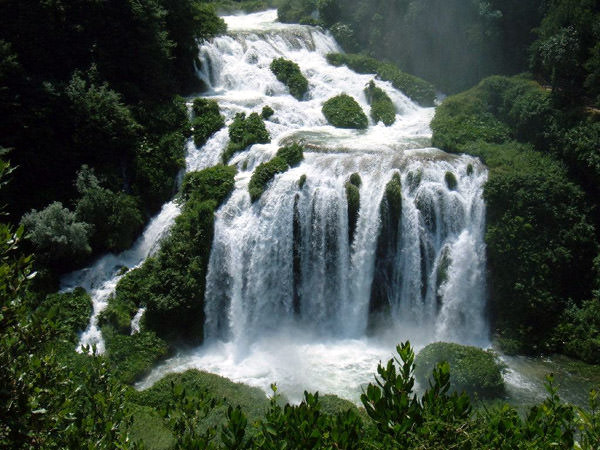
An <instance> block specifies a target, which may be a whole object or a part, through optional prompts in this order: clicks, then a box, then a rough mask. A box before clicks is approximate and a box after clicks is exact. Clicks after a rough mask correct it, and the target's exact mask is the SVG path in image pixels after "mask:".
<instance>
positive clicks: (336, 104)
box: [322, 94, 369, 129]
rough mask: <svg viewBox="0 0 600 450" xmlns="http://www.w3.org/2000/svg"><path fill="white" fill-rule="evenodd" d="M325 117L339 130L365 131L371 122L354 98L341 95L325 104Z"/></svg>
mask: <svg viewBox="0 0 600 450" xmlns="http://www.w3.org/2000/svg"><path fill="white" fill-rule="evenodd" d="M322 111H323V115H324V116H325V118H326V119H327V121H328V122H329V123H330V124H331V125H333V126H334V127H337V128H355V129H365V128H367V127H368V126H369V121H368V119H367V116H365V113H364V112H363V110H362V108H361V107H360V105H359V104H358V103H357V102H356V100H354V99H353V98H352V97H350V96H349V95H346V94H340V95H338V96H336V97H333V98H330V99H329V100H327V101H326V102H325V103H324V104H323V109H322Z"/></svg>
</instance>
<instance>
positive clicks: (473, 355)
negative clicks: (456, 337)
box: [415, 342, 504, 398]
mask: <svg viewBox="0 0 600 450" xmlns="http://www.w3.org/2000/svg"><path fill="white" fill-rule="evenodd" d="M442 361H446V362H448V363H449V364H450V382H451V383H452V389H453V390H455V391H462V390H464V391H467V392H468V393H469V394H471V395H473V394H477V395H480V396H482V397H487V398H490V397H499V396H502V395H503V394H504V380H503V378H502V371H503V365H502V364H500V363H499V362H498V361H497V358H496V355H495V354H494V353H493V352H492V351H486V350H482V349H480V348H477V347H470V346H465V345H459V344H451V343H446V342H436V343H434V344H429V345H428V346H427V347H425V348H424V349H423V350H421V351H420V352H419V354H418V355H417V357H416V359H415V377H416V379H417V381H418V382H419V383H420V384H421V385H423V386H426V385H427V379H428V378H429V377H430V376H431V373H432V371H433V369H434V367H435V366H436V364H437V363H439V362H442Z"/></svg>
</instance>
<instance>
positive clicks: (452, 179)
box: [444, 171, 458, 191]
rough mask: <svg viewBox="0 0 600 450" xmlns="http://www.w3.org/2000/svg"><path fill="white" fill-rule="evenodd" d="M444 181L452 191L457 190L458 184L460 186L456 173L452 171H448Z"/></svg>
mask: <svg viewBox="0 0 600 450" xmlns="http://www.w3.org/2000/svg"><path fill="white" fill-rule="evenodd" d="M444 181H445V182H446V186H447V187H448V189H450V190H451V191H455V190H456V186H458V181H457V180H456V175H454V174H453V173H452V172H450V171H447V172H446V173H445V175H444Z"/></svg>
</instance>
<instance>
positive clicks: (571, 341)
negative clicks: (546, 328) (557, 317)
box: [552, 298, 600, 364]
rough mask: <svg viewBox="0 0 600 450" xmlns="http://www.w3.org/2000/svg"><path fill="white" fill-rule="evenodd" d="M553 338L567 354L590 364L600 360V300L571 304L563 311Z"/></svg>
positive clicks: (558, 346)
mask: <svg viewBox="0 0 600 450" xmlns="http://www.w3.org/2000/svg"><path fill="white" fill-rule="evenodd" d="M552 339H553V340H554V341H555V342H556V348H558V349H559V350H560V351H561V353H564V354H565V355H569V356H572V357H574V358H578V359H581V360H582V361H585V362H587V363H590V364H598V363H599V362H600V301H599V300H598V298H595V299H593V300H588V301H584V302H583V303H582V305H581V306H577V305H573V304H572V305H570V306H569V307H568V308H567V309H566V310H565V311H564V313H563V315H562V317H561V321H560V323H559V324H558V326H557V327H556V329H555V331H554V333H553V337H552Z"/></svg>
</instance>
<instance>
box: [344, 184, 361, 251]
mask: <svg viewBox="0 0 600 450" xmlns="http://www.w3.org/2000/svg"><path fill="white" fill-rule="evenodd" d="M361 184H362V180H361V178H360V175H359V174H358V173H353V174H352V175H350V179H349V180H348V182H347V183H346V200H347V201H348V241H349V242H350V243H352V241H353V240H354V233H355V232H356V225H357V222H358V212H359V210H360V190H359V188H360V185H361Z"/></svg>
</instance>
